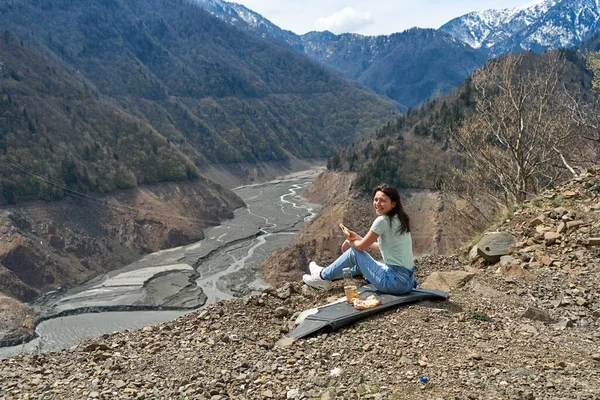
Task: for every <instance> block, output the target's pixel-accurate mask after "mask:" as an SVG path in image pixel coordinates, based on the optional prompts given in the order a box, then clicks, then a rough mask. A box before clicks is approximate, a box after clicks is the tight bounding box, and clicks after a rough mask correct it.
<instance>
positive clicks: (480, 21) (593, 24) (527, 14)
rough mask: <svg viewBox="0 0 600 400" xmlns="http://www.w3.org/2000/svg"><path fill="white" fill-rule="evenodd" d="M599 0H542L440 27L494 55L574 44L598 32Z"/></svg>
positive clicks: (461, 19) (480, 14)
mask: <svg viewBox="0 0 600 400" xmlns="http://www.w3.org/2000/svg"><path fill="white" fill-rule="evenodd" d="M599 3H600V0H541V1H536V2H535V3H529V4H527V5H525V6H521V7H515V8H508V9H503V10H485V11H476V12H471V13H469V14H466V15H463V16H462V17H458V18H455V19H453V20H451V21H450V22H448V23H446V24H445V25H443V26H442V27H441V28H440V30H442V31H444V32H447V33H449V34H451V35H453V36H454V37H456V38H457V39H458V40H460V41H462V42H464V43H466V44H468V45H469V46H471V47H474V48H486V49H489V51H490V53H491V54H492V55H496V54H501V53H504V52H506V51H512V50H529V49H531V50H536V51H539V50H543V49H546V48H556V47H564V46H573V45H576V44H577V43H579V42H580V41H581V40H583V39H584V38H585V37H587V36H589V35H590V34H591V33H593V32H595V31H596V30H597V27H598V23H599V19H600V11H599V10H600V7H599Z"/></svg>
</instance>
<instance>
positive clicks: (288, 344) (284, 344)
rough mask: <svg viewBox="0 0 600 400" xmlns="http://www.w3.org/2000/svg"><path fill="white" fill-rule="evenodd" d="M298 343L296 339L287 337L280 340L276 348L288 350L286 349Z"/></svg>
mask: <svg viewBox="0 0 600 400" xmlns="http://www.w3.org/2000/svg"><path fill="white" fill-rule="evenodd" d="M295 341H296V339H294V338H291V337H285V338H283V339H279V340H278V341H277V342H276V343H275V346H276V347H282V348H286V347H291V346H292V344H294V342H295Z"/></svg>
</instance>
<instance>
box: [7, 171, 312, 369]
mask: <svg viewBox="0 0 600 400" xmlns="http://www.w3.org/2000/svg"><path fill="white" fill-rule="evenodd" d="M321 171H322V169H319V168H315V169H312V170H308V171H303V172H299V173H295V174H291V175H288V176H285V177H282V178H280V179H277V180H273V181H270V182H266V183H261V184H256V185H248V186H242V187H238V188H235V189H233V191H234V192H235V193H236V194H237V195H238V196H240V197H241V198H242V199H243V200H244V202H245V203H246V205H247V207H246V208H241V209H238V210H236V211H235V213H234V218H233V219H231V220H227V221H224V222H223V224H222V225H220V226H216V227H213V228H210V229H207V230H206V231H205V239H204V240H202V241H200V242H197V243H192V244H190V245H187V246H182V247H178V248H175V249H169V250H163V251H160V252H157V253H152V254H149V255H147V256H145V257H143V258H142V259H141V260H138V261H136V262H134V263H132V264H130V265H127V266H125V267H123V268H120V269H118V270H115V271H111V272H109V273H106V274H103V275H100V276H97V277H94V278H93V279H90V280H89V281H88V282H86V283H84V284H82V285H80V286H78V287H76V288H70V289H69V290H67V291H64V292H54V293H49V294H47V295H45V296H44V297H42V298H40V299H38V301H37V302H36V308H37V309H38V310H41V314H42V316H43V317H44V318H47V319H46V320H44V321H42V322H40V323H39V324H38V325H37V327H36V334H37V335H38V337H37V338H36V339H34V340H32V341H31V342H28V343H25V344H22V345H19V346H13V347H4V348H0V358H4V357H9V356H13V355H16V354H19V353H22V352H31V351H56V350H60V349H64V348H69V347H71V346H74V345H77V344H78V343H79V342H81V341H82V340H84V339H87V338H91V337H98V336H101V335H102V334H106V333H112V332H115V331H122V330H125V329H129V330H131V329H138V328H142V327H145V326H149V325H154V324H158V323H161V322H165V321H170V320H173V319H176V318H177V317H179V316H181V315H183V314H185V313H187V312H189V310H190V309H197V308H199V307H201V306H204V305H207V304H211V303H214V302H216V301H219V300H223V299H228V298H232V297H239V296H244V295H247V294H252V293H258V292H260V291H262V290H263V289H265V288H267V287H268V284H267V283H266V282H265V281H263V280H262V279H261V278H260V274H259V270H258V265H259V264H260V263H261V262H262V261H263V260H264V259H265V258H266V257H267V256H268V255H269V254H270V253H272V252H273V251H275V250H276V249H278V248H281V247H285V246H287V245H288V244H289V243H290V242H291V241H292V239H293V238H294V237H295V235H296V234H297V232H298V230H299V229H300V228H301V227H302V226H303V225H304V224H305V223H306V222H308V221H309V220H310V219H312V218H313V217H314V216H315V215H316V213H317V211H318V209H319V206H318V205H316V204H311V203H309V202H308V201H306V199H304V198H303V197H302V194H303V192H304V191H305V190H306V189H307V187H308V186H309V185H310V184H311V183H312V182H313V181H314V180H315V179H316V177H317V175H318V174H319V173H320V172H321ZM127 308H130V309H138V310H141V309H144V308H150V309H155V310H154V311H110V312H109V311H104V310H107V309H115V310H119V309H127ZM157 308H163V309H164V308H168V309H169V310H168V311H157V310H156V309H157ZM82 310H93V311H99V312H93V313H86V312H83V313H82V312H81V311H82ZM69 314H73V315H69Z"/></svg>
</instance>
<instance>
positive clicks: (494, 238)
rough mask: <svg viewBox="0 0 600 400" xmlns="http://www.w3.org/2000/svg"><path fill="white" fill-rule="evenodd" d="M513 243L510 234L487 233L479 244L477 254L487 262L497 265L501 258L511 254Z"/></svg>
mask: <svg viewBox="0 0 600 400" xmlns="http://www.w3.org/2000/svg"><path fill="white" fill-rule="evenodd" d="M513 242H514V240H513V237H512V236H511V235H510V234H509V233H505V232H490V233H486V234H485V235H484V236H483V238H482V239H481V240H480V241H479V243H478V244H477V253H478V254H479V255H480V256H481V257H483V258H484V259H485V260H486V261H487V262H489V263H492V264H495V263H497V262H498V261H500V257H502V256H506V255H508V254H509V248H510V247H511V245H512V244H513Z"/></svg>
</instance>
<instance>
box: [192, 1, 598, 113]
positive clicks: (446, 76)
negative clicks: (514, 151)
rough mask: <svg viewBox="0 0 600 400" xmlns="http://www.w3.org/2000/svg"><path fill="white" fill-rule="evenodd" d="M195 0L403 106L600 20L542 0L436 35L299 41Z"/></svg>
mask: <svg viewBox="0 0 600 400" xmlns="http://www.w3.org/2000/svg"><path fill="white" fill-rule="evenodd" d="M196 1H198V2H199V3H200V4H201V5H202V6H203V7H205V8H206V9H207V10H209V11H210V12H212V13H213V14H214V15H215V16H218V17H219V18H221V19H223V20H226V21H228V22H229V23H232V24H234V25H235V26H237V27H238V28H239V29H242V30H244V31H247V32H252V33H253V34H255V35H257V36H258V37H261V38H263V39H266V40H269V41H272V42H275V43H277V42H279V43H281V42H286V43H288V44H289V45H291V46H292V47H294V48H295V49H297V50H298V51H302V52H304V53H306V54H308V55H309V56H310V57H311V58H313V59H315V60H317V61H319V62H320V63H322V64H324V65H327V66H330V67H333V68H334V69H336V70H337V71H340V72H342V73H343V74H344V75H346V76H349V77H351V78H353V79H356V80H358V81H359V82H362V83H364V84H365V85H367V86H368V87H370V88H371V89H373V90H374V91H375V92H376V93H379V94H381V95H384V96H388V97H390V98H391V99H393V100H395V101H397V102H399V103H401V104H402V105H405V106H414V105H417V104H420V103H422V102H424V101H425V100H426V99H427V98H429V97H431V96H432V95H436V94H438V93H444V92H446V91H448V89H449V88H452V87H455V86H456V85H457V84H458V83H460V82H461V81H462V80H463V79H465V78H466V77H467V75H468V73H469V71H472V70H473V69H475V68H477V67H479V66H480V65H481V64H483V62H485V60H487V59H488V58H489V57H490V56H496V55H499V54H503V53H506V52H509V51H515V50H523V49H526V50H529V49H531V50H534V51H544V50H546V49H549V48H558V47H571V46H575V45H577V44H579V43H580V42H581V41H582V40H583V39H585V38H586V37H588V36H589V35H590V34H592V33H594V32H595V31H596V30H597V29H598V18H599V10H598V4H597V1H596V0H562V1H560V0H545V1H540V2H538V3H535V4H533V5H530V6H527V7H520V8H513V9H505V10H486V11H481V12H472V13H469V14H466V15H464V16H462V17H459V18H455V19H453V20H452V21H450V22H448V23H447V24H445V25H444V26H442V27H441V28H440V29H439V30H438V31H437V32H435V33H433V32H431V30H428V29H418V28H414V29H411V30H408V31H405V32H402V33H399V34H393V35H389V36H362V35H356V34H342V35H334V34H332V33H330V32H309V33H307V34H305V35H301V36H299V35H295V34H294V33H293V32H290V31H285V30H282V29H280V28H279V27H277V26H276V25H274V24H272V23H271V22H270V21H269V20H267V19H266V18H264V17H263V16H261V15H260V14H258V13H256V12H254V11H252V10H249V9H248V8H246V7H244V6H241V5H239V4H235V3H229V2H226V1H222V0H196ZM444 34H449V35H451V36H452V37H454V38H456V40H452V39H450V38H448V37H447V36H445V35H444ZM457 41H458V42H457ZM461 43H464V44H466V45H468V47H467V46H461Z"/></svg>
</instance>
